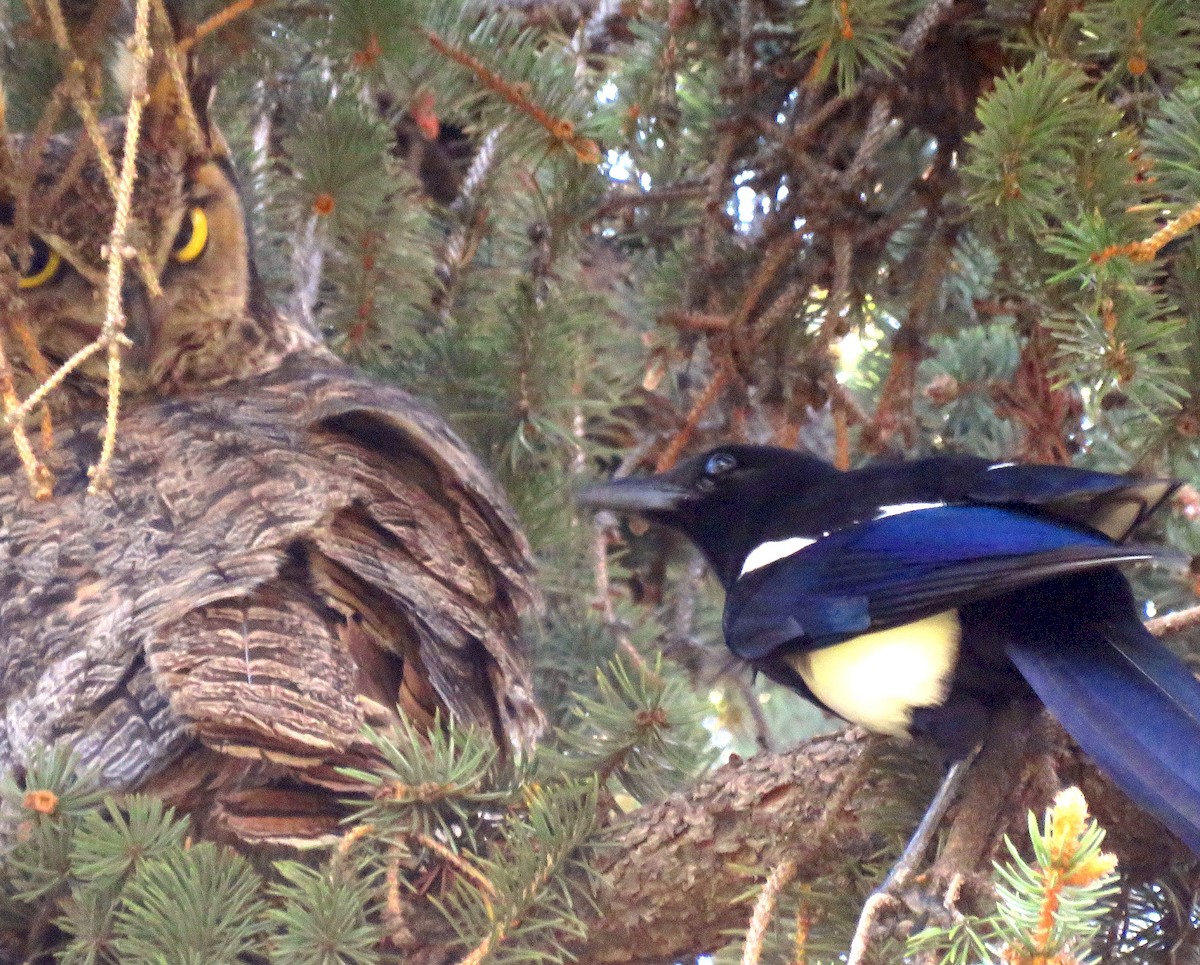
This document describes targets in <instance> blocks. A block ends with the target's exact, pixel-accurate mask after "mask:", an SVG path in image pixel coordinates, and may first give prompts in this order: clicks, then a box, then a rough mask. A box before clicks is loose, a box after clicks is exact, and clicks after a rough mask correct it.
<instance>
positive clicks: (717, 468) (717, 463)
mask: <svg viewBox="0 0 1200 965" xmlns="http://www.w3.org/2000/svg"><path fill="white" fill-rule="evenodd" d="M736 465H737V460H736V459H734V458H733V456H731V455H730V454H729V453H727V452H714V453H713V454H712V455H711V456H709V457H708V462H706V463H705V464H704V474H705V475H706V476H719V475H721V473H724V472H729V470H730V469H733V468H734V467H735V466H736Z"/></svg>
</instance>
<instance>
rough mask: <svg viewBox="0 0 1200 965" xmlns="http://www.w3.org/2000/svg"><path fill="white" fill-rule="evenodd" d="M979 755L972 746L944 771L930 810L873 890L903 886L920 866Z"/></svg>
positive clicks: (930, 803) (927, 810) (927, 809)
mask: <svg viewBox="0 0 1200 965" xmlns="http://www.w3.org/2000/svg"><path fill="white" fill-rule="evenodd" d="M978 754H979V748H978V747H975V748H974V749H973V750H971V751H970V752H969V753H968V754H967V756H966V757H964V758H962V759H960V760H957V761H955V762H954V763H953V764H951V765H950V768H949V769H948V770H947V771H946V776H945V777H944V778H942V784H941V786H940V787H939V788H938V789H937V793H936V794H934V796H933V800H932V801H930V802H929V807H927V808H926V809H925V814H924V815H923V816H922V818H921V821H920V823H919V824H918V825H917V829H916V830H915V831H914V832H913V833H912V837H911V838H909V839H908V844H907V845H905V847H904V851H903V852H902V853H901V855H900V857H899V859H898V860H897V861H896V863H895V864H894V865H892V870H891V871H889V872H888V876H887V877H886V878H884V879H883V884H881V885H880V886H879V887H878V888H877V889H876V891H891V890H892V889H893V888H896V887H898V886H900V885H903V884H904V883H905V882H907V881H908V879H909V878H911V877H912V873H913V871H914V870H915V869H916V867H917V866H918V865H919V864H920V862H921V859H922V858H923V857H925V852H926V851H928V850H929V843H930V841H932V840H933V836H934V835H935V834H936V833H937V829H938V825H940V824H941V823H942V818H944V817H945V816H946V810H947V809H948V808H949V807H950V805H951V804H953V803H954V799H955V798H956V797H957V796H958V792H959V789H960V788H961V787H962V783H963V779H964V778H965V777H966V776H967V771H969V770H970V769H971V765H972V764H973V763H974V761H975V758H976V757H977V756H978Z"/></svg>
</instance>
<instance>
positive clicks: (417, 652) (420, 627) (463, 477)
mask: <svg viewBox="0 0 1200 965" xmlns="http://www.w3.org/2000/svg"><path fill="white" fill-rule="evenodd" d="M59 433H60V439H59V442H58V445H57V450H56V458H57V460H58V462H59V464H60V465H59V476H60V484H59V487H58V490H57V491H56V498H55V499H54V500H52V501H51V502H49V503H36V502H34V501H33V500H32V499H31V498H30V496H29V495H28V493H27V492H26V490H25V487H24V483H23V479H22V478H21V475H20V473H19V472H18V471H17V470H16V466H15V459H14V458H13V457H12V456H11V454H9V453H7V452H5V453H3V454H0V471H3V478H2V480H0V588H2V589H3V594H2V596H0V771H2V770H4V769H7V768H8V767H11V766H17V765H20V764H21V763H23V762H24V761H25V760H26V759H27V758H28V755H29V753H30V752H31V750H32V749H33V747H35V746H36V745H38V744H45V743H52V742H56V741H61V740H67V741H70V742H72V743H73V744H74V745H75V746H76V748H77V749H78V751H79V753H80V754H81V756H82V757H83V758H84V761H85V762H86V763H88V764H92V765H94V766H96V767H97V768H98V769H99V770H100V772H101V774H102V775H103V776H104V779H105V780H106V781H108V782H109V783H111V784H112V785H114V786H117V787H121V788H148V789H151V790H155V791H158V792H161V793H163V794H165V795H166V796H167V797H169V798H171V799H172V800H174V801H176V802H177V803H179V804H180V805H181V806H183V807H185V808H187V809H188V810H190V811H192V812H193V813H194V814H196V815H197V816H198V819H199V820H201V822H202V823H203V822H208V825H209V826H211V827H212V828H215V829H216V831H215V832H214V833H231V834H233V835H235V836H237V837H240V838H243V839H256V840H259V839H269V840H289V841H292V842H296V841H300V840H312V839H313V838H314V837H320V836H321V835H323V834H325V833H328V832H329V831H330V830H331V828H332V827H333V826H334V824H333V822H335V821H336V819H337V817H338V816H339V814H338V811H337V808H336V807H334V806H333V804H334V802H333V800H332V799H333V797H334V795H333V794H331V793H329V791H330V789H332V790H334V791H336V792H337V793H339V794H340V793H343V792H345V791H347V790H351V789H353V787H352V785H353V782H351V781H349V780H348V779H347V778H345V777H344V776H343V775H341V774H340V773H339V772H338V771H337V770H336V768H338V767H341V766H346V765H350V766H354V767H364V766H366V767H369V766H370V765H371V763H372V761H373V760H374V757H373V755H374V750H373V748H372V746H371V745H370V743H369V742H368V741H366V740H365V739H364V737H363V725H364V724H366V723H371V724H374V725H381V724H384V723H387V722H388V721H389V720H392V719H394V715H395V708H396V707H397V706H399V707H400V708H401V709H402V710H403V711H404V712H405V713H406V714H407V715H408V716H409V717H410V718H411V719H413V720H414V721H415V722H417V723H418V725H421V726H425V727H428V726H432V723H433V719H434V716H435V714H438V713H442V714H450V715H452V716H454V717H455V718H457V719H458V720H460V721H463V722H467V723H471V724H474V725H476V726H479V727H482V728H484V729H486V730H488V731H490V732H491V733H492V734H493V735H494V736H495V737H496V739H497V741H498V742H499V743H500V744H501V746H502V747H504V748H508V749H512V748H516V749H527V748H529V747H530V746H531V744H532V743H533V741H534V740H535V739H536V737H537V735H538V733H539V732H540V730H541V727H542V723H543V722H542V716H541V713H540V711H539V709H538V707H537V704H536V702H535V700H534V697H533V692H532V685H531V681H530V673H529V655H528V653H527V652H526V650H525V647H524V645H523V643H522V635H521V617H522V614H523V613H525V612H528V611H530V610H536V609H537V608H538V606H539V603H538V598H537V594H536V591H535V589H534V588H533V583H532V574H533V570H532V563H531V554H530V550H529V546H528V544H527V542H526V541H525V538H524V537H523V535H522V534H521V532H520V528H519V526H518V524H517V522H516V519H515V516H514V514H513V513H512V510H511V509H510V507H509V506H508V503H507V501H506V500H505V499H504V497H503V495H502V494H501V493H500V492H499V490H498V488H497V487H496V486H495V485H494V483H493V482H492V481H491V480H490V478H489V477H488V476H487V475H486V473H485V472H484V471H483V470H482V468H481V467H480V466H479V464H478V463H477V462H476V461H475V459H474V458H473V457H472V456H471V454H470V453H469V451H468V450H467V448H466V446H465V445H464V444H463V443H462V442H461V441H460V440H459V439H458V438H457V437H456V436H455V435H454V434H453V432H452V431H451V430H450V429H449V428H448V427H447V426H446V425H445V423H444V422H443V421H442V420H441V419H440V418H439V417H438V416H437V415H436V414H434V413H432V412H431V411H430V410H428V409H426V408H425V407H423V406H422V405H420V404H419V403H417V402H416V401H415V400H414V399H412V398H411V397H410V396H408V395H407V394H405V393H404V392H402V391H400V390H398V389H394V388H389V387H385V386H381V385H378V384H376V383H373V382H371V381H369V380H368V379H366V378H364V377H362V376H361V375H359V374H357V373H355V372H354V371H353V370H351V369H349V368H348V367H346V366H343V365H341V364H340V363H337V362H335V361H333V360H332V357H331V356H328V355H327V354H326V353H324V352H322V351H316V352H312V353H308V354H306V355H304V356H301V357H297V358H292V359H290V360H289V361H287V362H285V364H284V365H283V366H281V367H280V368H279V369H278V370H277V371H275V372H272V373H270V374H269V375H266V376H263V377H260V378H258V379H255V380H252V381H249V382H243V383H238V384H237V385H235V386H231V387H229V388H227V389H222V390H216V391H209V392H205V393H197V394H194V395H187V396H180V397H175V398H172V399H165V400H158V401H147V402H143V403H138V404H136V405H134V406H132V407H131V408H130V409H129V410H128V411H127V413H126V414H125V416H124V418H123V422H122V425H121V430H120V435H119V445H118V452H117V458H116V461H115V462H114V466H113V480H114V487H113V489H112V491H111V493H109V494H106V495H104V496H101V497H88V496H86V495H85V490H86V479H85V478H84V476H83V473H82V467H83V466H86V465H87V464H88V463H89V462H90V461H92V458H93V457H94V449H95V445H96V425H95V423H94V422H91V421H89V420H87V419H82V420H79V421H78V422H77V423H76V424H74V425H71V426H67V427H63V428H60V430H59Z"/></svg>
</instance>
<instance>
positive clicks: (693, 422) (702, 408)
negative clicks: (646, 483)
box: [655, 365, 731, 472]
mask: <svg viewBox="0 0 1200 965" xmlns="http://www.w3.org/2000/svg"><path fill="white" fill-rule="evenodd" d="M730 378H731V375H730V371H729V368H728V366H724V365H723V366H721V367H720V368H719V369H717V371H716V373H715V374H714V375H713V377H712V381H710V382H709V383H708V386H707V387H706V388H705V389H704V391H703V392H701V393H700V397H699V398H698V399H696V401H695V402H693V403H692V407H691V409H690V410H689V411H688V414H687V417H686V418H685V419H684V420H683V425H682V426H680V428H679V431H678V432H676V433H675V436H674V438H672V439H671V441H670V443H668V445H667V448H666V449H665V450H663V454H662V455H661V456H659V457H658V462H657V463H656V464H655V469H656V471H658V472H666V470H668V469H670V468H671V467H672V466H674V465H675V463H677V462H678V461H679V457H680V455H682V454H683V450H684V449H685V448H687V445H688V443H689V442H691V441H692V436H693V435H695V434H696V427H697V426H698V425H700V420H701V419H702V418H704V413H705V412H707V411H708V408H709V406H711V405H712V404H713V403H714V402H716V400H717V399H718V398H719V397H720V395H721V393H722V392H724V391H725V389H726V387H727V386H728V385H729V382H730Z"/></svg>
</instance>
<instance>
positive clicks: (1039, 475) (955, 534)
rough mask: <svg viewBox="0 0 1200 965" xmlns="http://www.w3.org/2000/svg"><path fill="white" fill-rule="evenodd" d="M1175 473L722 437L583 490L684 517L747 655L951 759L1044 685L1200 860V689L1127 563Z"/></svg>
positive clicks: (681, 522)
mask: <svg viewBox="0 0 1200 965" xmlns="http://www.w3.org/2000/svg"><path fill="white" fill-rule="evenodd" d="M1177 485H1178V484H1177V483H1175V482H1172V481H1170V480H1162V479H1136V478H1132V477H1129V476H1119V475H1110V474H1107V473H1099V472H1090V471H1087V470H1082V469H1074V468H1070V467H1064V466H1028V465H1016V464H1012V463H991V462H988V461H987V460H984V459H977V458H974V457H969V456H937V457H933V458H927V459H921V460H916V461H910V462H899V463H880V464H875V465H869V466H867V467H865V468H862V469H858V470H855V471H852V472H841V471H839V470H837V469H835V468H833V467H832V466H830V465H828V464H827V463H825V462H822V461H821V460H819V459H815V458H813V457H810V456H807V455H804V454H801V453H798V452H793V451H790V450H786V449H778V448H773V447H768V446H748V445H728V446H722V447H720V448H718V449H714V450H712V451H710V452H708V453H705V454H704V455H701V456H696V457H693V458H690V459H687V460H685V461H683V462H681V463H680V464H679V465H678V466H677V467H675V468H674V469H672V470H670V471H668V472H664V473H660V474H658V475H655V476H649V477H640V478H630V479H623V480H620V481H617V482H613V483H611V484H608V485H601V486H594V487H591V488H590V489H587V490H585V491H584V492H582V493H581V494H580V500H581V502H583V503H585V504H587V505H591V506H594V507H597V508H608V509H613V510H618V511H630V512H636V513H639V514H641V515H643V516H645V517H647V518H649V519H651V520H653V521H657V522H660V523H664V524H667V525H669V526H673V527H675V528H677V529H680V530H682V531H683V532H684V533H685V534H686V535H687V536H688V537H690V538H691V539H692V541H693V542H695V543H696V544H697V545H698V546H699V547H700V549H701V550H702V551H703V553H704V555H705V556H706V557H707V559H708V562H709V564H710V565H711V566H712V568H713V570H714V571H715V572H716V574H717V576H718V578H719V579H720V580H721V582H722V584H723V585H724V587H725V590H726V602H725V616H724V632H725V640H726V642H727V643H728V645H729V647H730V649H731V650H733V652H734V653H736V654H737V655H738V656H740V657H742V658H744V659H745V660H747V661H749V662H750V663H751V664H752V665H753V666H754V667H756V668H758V669H759V670H761V671H762V672H764V673H765V674H766V675H767V676H769V677H770V678H772V679H773V680H776V681H778V682H780V683H782V684H784V685H786V686H788V687H790V688H791V689H792V690H795V691H797V692H798V693H800V694H802V695H803V696H805V697H807V698H808V699H809V700H812V701H813V702H815V703H817V704H819V705H821V706H822V707H824V708H826V709H828V710H830V711H832V712H833V713H835V714H837V715H839V716H841V717H843V718H845V719H846V720H850V721H853V722H855V723H858V724H862V725H863V726H865V727H866V728H868V729H869V730H873V731H877V732H882V733H888V734H896V735H911V734H916V733H925V734H927V735H929V736H930V737H931V738H932V739H933V741H934V742H935V743H936V744H937V745H938V746H939V747H940V748H942V749H943V751H944V752H946V754H947V755H948V756H949V757H950V758H951V759H952V760H953V759H959V758H962V757H963V756H965V755H966V754H967V753H968V752H969V751H970V750H971V749H972V748H973V747H975V746H976V745H977V744H978V743H979V742H980V741H981V740H982V739H983V737H984V736H985V735H986V731H987V728H988V724H989V720H990V718H991V717H992V716H993V715H994V714H995V712H996V711H997V710H998V709H1000V708H1001V707H1003V706H1005V705H1007V704H1008V703H1009V702H1011V701H1013V700H1020V699H1032V698H1033V697H1034V695H1035V694H1036V696H1037V697H1038V698H1040V699H1041V701H1042V702H1043V703H1044V704H1045V705H1046V707H1047V708H1048V709H1049V710H1050V712H1051V713H1052V714H1053V715H1054V716H1055V717H1056V718H1057V719H1058V721H1059V722H1060V723H1061V724H1062V725H1063V727H1065V728H1066V730H1067V731H1068V732H1069V733H1070V734H1071V736H1072V737H1074V738H1075V740H1076V741H1077V742H1078V743H1079V745H1080V746H1081V747H1082V748H1083V749H1084V751H1086V752H1087V753H1088V754H1089V755H1090V756H1091V757H1092V758H1093V759H1094V760H1095V761H1096V763H1097V764H1099V765H1100V767H1101V768H1102V769H1103V770H1104V771H1106V772H1107V773H1108V774H1109V776H1110V777H1111V778H1112V779H1113V780H1114V781H1115V782H1116V783H1117V784H1118V785H1120V787H1121V788H1123V789H1124V790H1125V792H1126V793H1127V794H1128V795H1129V796H1130V797H1131V798H1132V799H1133V800H1134V801H1136V802H1138V803H1139V804H1140V805H1141V806H1143V807H1144V808H1145V809H1146V810H1148V811H1149V812H1151V813H1152V814H1154V815H1155V816H1156V817H1158V819H1159V820H1160V821H1162V823H1163V824H1165V825H1166V826H1167V827H1168V828H1169V829H1170V830H1171V831H1173V832H1174V833H1175V834H1176V835H1177V836H1178V837H1179V838H1180V839H1181V840H1182V841H1184V842H1185V843H1186V844H1187V845H1188V847H1189V848H1190V849H1191V850H1192V851H1194V852H1195V853H1197V854H1198V855H1200V682H1197V680H1196V678H1195V677H1194V676H1193V674H1192V673H1191V672H1190V671H1189V670H1188V669H1187V667H1186V666H1184V664H1183V663H1182V662H1181V661H1179V659H1178V658H1176V657H1175V656H1174V655H1173V654H1171V653H1170V651H1168V650H1167V649H1166V648H1165V647H1163V646H1162V645H1161V644H1160V643H1159V642H1158V641H1157V640H1155V639H1154V637H1153V636H1151V634H1150V633H1149V632H1148V631H1147V630H1146V629H1145V627H1144V626H1143V625H1142V622H1141V620H1140V618H1139V616H1138V608H1137V605H1136V602H1135V600H1134V597H1133V594H1132V592H1131V590H1130V587H1129V583H1128V582H1127V581H1126V579H1125V577H1124V576H1123V575H1122V574H1121V573H1120V572H1119V571H1118V570H1117V569H1116V567H1115V564H1117V563H1123V562H1128V561H1134V560H1146V559H1150V558H1152V557H1155V556H1160V555H1167V553H1166V551H1163V550H1159V549H1155V548H1148V547H1144V546H1135V545H1129V544H1126V543H1125V540H1126V539H1127V538H1128V537H1129V535H1130V533H1132V532H1133V531H1134V530H1135V529H1136V528H1137V527H1138V526H1139V525H1140V524H1141V523H1142V522H1144V521H1145V520H1146V519H1147V517H1149V516H1150V515H1151V514H1152V513H1153V512H1154V511H1155V510H1156V509H1157V508H1158V507H1159V506H1160V505H1161V504H1162V503H1163V501H1164V500H1165V499H1166V498H1167V497H1168V496H1169V495H1170V494H1171V493H1172V492H1173V491H1174V490H1175V488H1176V487H1177Z"/></svg>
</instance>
